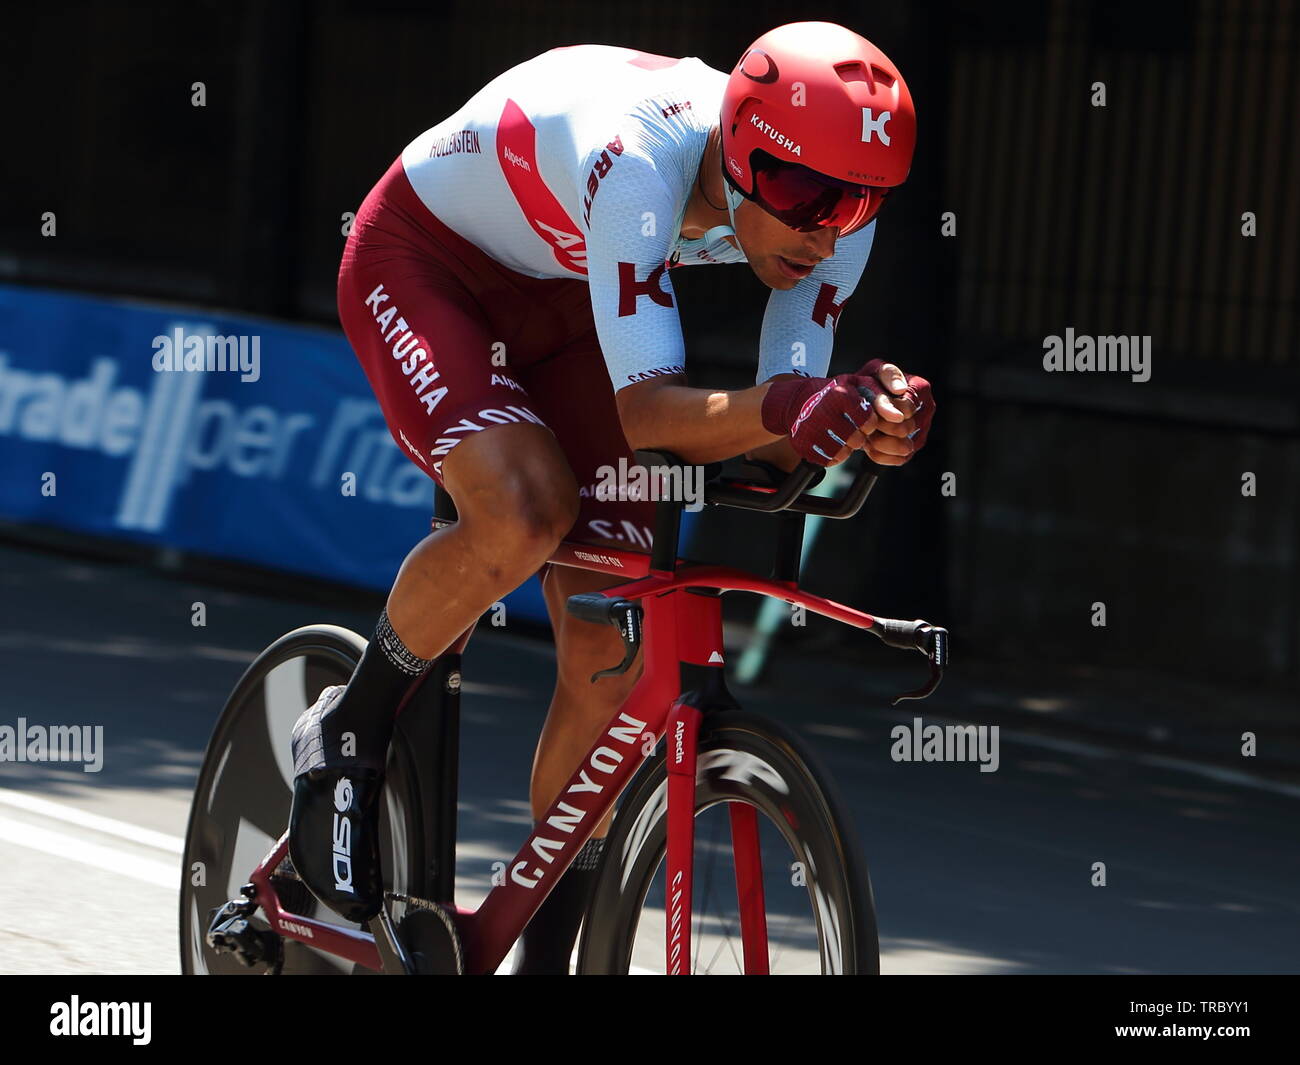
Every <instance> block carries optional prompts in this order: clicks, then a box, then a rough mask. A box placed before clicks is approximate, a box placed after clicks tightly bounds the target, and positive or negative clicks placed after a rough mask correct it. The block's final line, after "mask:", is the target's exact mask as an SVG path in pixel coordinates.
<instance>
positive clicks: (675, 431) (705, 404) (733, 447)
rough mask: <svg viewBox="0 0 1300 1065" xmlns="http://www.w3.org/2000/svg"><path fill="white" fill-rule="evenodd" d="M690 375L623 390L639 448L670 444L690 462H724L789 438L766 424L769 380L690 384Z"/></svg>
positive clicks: (623, 407)
mask: <svg viewBox="0 0 1300 1065" xmlns="http://www.w3.org/2000/svg"><path fill="white" fill-rule="evenodd" d="M684 381H685V377H684V376H683V377H677V378H660V379H658V380H654V381H642V382H640V383H639V384H635V385H630V386H629V387H627V388H624V389H622V390H621V391H620V392H619V393H618V396H617V399H618V413H619V418H620V419H621V420H622V422H623V434H624V435H625V436H626V437H627V441H628V443H629V444H630V445H631V446H632V448H633V449H636V448H665V449H667V450H668V451H672V452H674V453H675V454H677V455H680V456H681V457H682V458H684V459H686V460H687V461H688V462H700V463H703V462H718V461H721V460H722V459H727V458H730V457H731V456H732V455H739V454H742V453H743V452H746V451H751V450H753V449H755V448H758V447H761V446H763V445H764V444H771V443H774V442H776V441H779V440H782V439H784V438H782V437H778V436H773V435H772V434H771V433H769V432H768V431H767V430H766V429H764V428H763V419H762V408H763V396H764V395H766V394H767V388H768V386H767V384H766V383H764V384H762V385H759V386H757V387H756V388H746V389H741V390H738V391H731V392H728V391H725V390H723V389H708V388H690V387H688V386H687V385H685V384H683V383H681V382H684Z"/></svg>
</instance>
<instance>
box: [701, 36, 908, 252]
mask: <svg viewBox="0 0 1300 1065" xmlns="http://www.w3.org/2000/svg"><path fill="white" fill-rule="evenodd" d="M720 127H721V133H722V158H723V167H722V172H723V173H724V174H725V175H726V178H727V181H728V182H729V183H730V185H731V186H732V187H733V188H734V189H735V190H736V192H738V193H739V194H740V195H742V196H744V197H746V198H748V199H751V200H754V201H755V202H756V203H757V204H758V205H759V206H760V207H762V208H763V209H764V210H765V211H767V212H768V213H769V214H771V215H773V216H775V217H776V218H778V219H779V220H780V221H782V222H784V223H785V224H786V225H788V226H790V227H791V228H793V229H798V230H801V231H803V232H812V231H813V230H816V229H818V228H820V227H822V226H839V227H840V236H846V235H847V234H849V233H852V232H853V231H854V230H857V229H861V228H862V227H863V226H864V225H866V224H867V223H868V222H870V221H871V219H872V218H874V217H875V215H876V212H877V211H879V210H880V207H881V205H882V203H883V201H884V197H885V196H886V195H888V193H889V190H890V189H892V188H894V187H895V186H897V185H901V184H902V183H903V182H904V181H905V180H906V178H907V174H908V171H909V170H910V169H911V167H912V152H913V150H914V149H915V147H916V112H915V111H914V110H913V108H912V96H911V93H909V92H908V91H907V85H906V83H905V82H904V81H903V76H902V75H901V74H900V73H899V72H898V68H897V67H895V66H894V64H893V63H892V62H891V61H890V60H889V57H888V56H886V55H885V53H884V52H882V51H881V50H880V49H879V48H877V47H876V46H875V45H873V44H872V43H871V42H870V41H868V40H867V39H866V38H864V37H860V36H858V34H856V33H854V32H853V31H852V30H848V29H845V28H844V27H843V26H837V25H836V24H835V23H833V22H792V23H790V24H789V25H787V26H778V27H777V28H776V29H774V30H771V31H770V32H768V33H765V34H763V36H762V37H760V38H759V39H758V40H756V41H755V42H754V43H753V44H752V45H750V46H749V48H748V49H746V51H745V54H744V55H743V56H741V57H740V62H739V63H737V64H736V68H735V69H734V70H733V71H732V72H731V77H730V79H729V80H728V82H727V88H726V91H725V92H724V93H723V97H722V114H721V120H720Z"/></svg>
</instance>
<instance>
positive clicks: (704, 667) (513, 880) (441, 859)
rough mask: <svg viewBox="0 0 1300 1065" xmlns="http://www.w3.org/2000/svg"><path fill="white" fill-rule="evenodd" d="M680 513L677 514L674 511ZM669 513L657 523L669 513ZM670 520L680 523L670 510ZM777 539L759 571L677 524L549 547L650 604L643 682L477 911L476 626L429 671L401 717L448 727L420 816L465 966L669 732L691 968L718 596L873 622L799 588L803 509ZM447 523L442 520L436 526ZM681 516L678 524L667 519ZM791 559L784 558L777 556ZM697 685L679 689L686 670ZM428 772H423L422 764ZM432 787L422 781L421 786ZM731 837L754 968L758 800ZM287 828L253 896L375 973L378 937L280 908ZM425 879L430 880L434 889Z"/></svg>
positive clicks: (514, 934)
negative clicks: (464, 820)
mask: <svg viewBox="0 0 1300 1065" xmlns="http://www.w3.org/2000/svg"><path fill="white" fill-rule="evenodd" d="M677 514H678V515H679V514H680V511H678V512H677ZM662 520H663V519H662V518H661V522H662ZM670 520H672V518H671V516H670ZM780 520H781V521H782V522H783V523H784V525H783V527H782V530H781V533H782V539H781V545H782V547H783V548H784V550H781V551H780V553H779V555H778V567H777V576H775V577H773V578H772V579H764V578H760V577H757V576H755V575H754V574H752V573H747V572H745V571H743V570H738V569H734V568H731V567H727V566H717V565H705V564H699V563H693V562H682V561H680V560H677V559H675V557H674V555H675V546H676V543H677V536H676V528H675V527H671V528H669V529H666V530H665V531H666V532H669V533H671V535H670V537H668V538H665V539H663V540H661V537H660V535H659V534H658V533H656V537H655V542H656V544H658V543H660V542H667V543H670V544H672V545H673V554H669V555H668V556H667V557H666V558H665V557H663V555H664V553H663V552H661V551H658V550H656V552H655V554H654V555H653V556H651V555H645V554H640V553H636V552H632V551H624V550H618V549H613V548H594V547H588V546H585V545H581V544H574V543H567V542H566V543H563V544H561V545H560V546H559V547H558V548H557V549H556V551H555V552H554V554H553V555H552V556H551V559H550V563H551V564H552V565H559V566H570V567H575V568H578V569H586V570H592V571H596V572H602V573H608V574H610V575H611V576H615V577H624V578H626V580H624V581H623V582H622V583H619V584H616V585H614V586H613V587H610V588H607V589H605V590H603V591H602V592H601V593H600V594H601V595H603V596H605V597H607V598H610V599H615V598H622V599H626V600H630V601H633V602H636V603H639V604H640V606H641V607H642V609H643V610H644V621H643V625H642V632H643V634H644V640H643V642H642V644H641V653H642V655H643V656H644V658H643V661H644V668H643V672H642V675H641V678H640V680H639V681H638V682H637V684H636V686H635V687H634V688H633V689H632V691H631V693H630V694H629V695H628V698H627V699H626V701H625V702H624V703H623V705H622V706H620V707H619V709H618V711H617V712H616V713H615V714H614V715H613V716H612V717H611V718H610V719H609V722H608V723H607V724H606V726H605V729H604V730H603V732H602V733H601V735H600V737H599V738H598V739H597V740H596V741H595V742H594V743H593V744H592V746H591V748H590V750H588V752H587V755H586V757H585V758H584V759H583V760H582V762H581V764H580V767H579V768H578V770H577V771H576V772H575V773H574V774H573V775H572V776H571V777H570V778H569V781H568V783H567V784H566V785H565V787H564V788H563V789H562V790H561V792H560V794H559V796H558V797H557V798H556V799H555V801H554V802H553V803H552V804H551V806H550V808H549V809H548V810H547V811H546V813H545V814H544V815H543V816H542V818H541V819H540V821H539V822H538V827H536V828H535V830H534V831H533V832H532V833H531V834H530V835H529V836H528V838H527V839H526V840H525V841H524V843H523V846H521V847H520V848H519V850H518V852H517V853H516V854H515V856H514V857H513V858H512V859H511V861H510V863H509V865H508V867H507V871H506V878H505V881H504V882H503V883H501V884H498V885H496V886H494V887H493V888H492V889H491V890H490V891H489V892H488V895H487V897H486V898H485V899H484V900H483V902H482V904H481V905H480V906H479V907H478V909H477V910H466V909H462V908H460V907H456V906H455V905H454V901H453V897H454V881H455V877H454V870H455V856H454V848H455V809H456V784H455V781H456V772H455V770H456V755H457V745H456V742H455V739H456V734H457V732H458V719H459V715H458V709H459V688H460V681H459V663H460V656H461V653H462V652H463V651H464V648H465V646H466V644H467V643H468V642H469V637H470V635H471V634H472V632H473V627H472V626H471V628H470V629H469V630H467V631H466V632H465V633H463V634H462V635H461V637H460V638H459V639H458V640H457V641H456V643H455V644H454V645H453V646H452V647H451V648H449V649H448V651H447V652H446V653H445V654H444V655H443V656H442V658H441V659H439V661H438V662H437V663H435V665H434V666H433V667H431V668H430V669H429V671H428V672H427V673H426V674H425V676H424V678H423V679H422V681H421V683H420V685H419V686H418V688H417V689H416V690H415V691H413V692H412V693H411V694H410V695H409V696H408V698H407V700H406V702H405V703H404V705H403V707H402V709H401V711H400V716H399V718H398V720H399V723H405V722H404V719H408V718H410V717H411V716H412V715H414V714H424V713H426V712H427V711H428V710H429V709H436V714H435V715H431V720H432V719H434V718H436V720H437V721H438V722H439V723H440V724H441V728H440V729H439V728H436V727H435V729H434V732H433V733H432V734H431V738H432V740H433V741H434V742H436V743H438V744H439V745H440V746H441V748H442V749H441V752H440V755H441V756H440V757H438V758H434V759H431V760H430V761H431V762H432V764H433V766H441V771H440V772H438V773H436V774H432V775H433V776H435V777H436V778H437V779H436V785H437V786H436V787H435V790H434V796H433V800H432V802H430V803H428V804H427V805H426V813H432V815H433V832H432V836H433V840H432V842H433V845H434V858H433V861H432V863H431V866H430V870H431V874H430V884H431V886H432V888H433V890H432V891H430V895H431V896H432V897H433V898H434V899H435V900H436V901H438V902H440V903H444V904H446V905H447V907H448V909H449V910H450V911H451V912H452V913H453V914H454V920H455V923H456V927H457V930H458V932H459V934H460V937H461V941H462V946H463V951H464V969H465V972H467V973H483V974H487V973H493V972H495V971H496V969H497V968H498V966H500V964H501V962H502V961H503V960H504V959H505V957H506V955H507V954H508V953H509V950H510V947H511V945H512V944H513V943H514V942H515V940H517V939H518V938H519V936H520V935H521V934H522V932H523V930H524V928H525V927H526V926H527V924H528V922H529V921H530V920H531V919H532V916H533V914H534V913H536V912H537V910H538V908H539V907H540V906H541V904H542V902H543V901H544V900H545V899H546V896H547V895H548V894H549V893H550V891H551V889H552V888H553V887H554V886H555V884H556V883H557V882H558V881H559V879H560V877H561V876H562V875H563V874H564V872H565V870H566V869H568V867H569V865H570V864H571V863H572V861H573V858H574V856H575V855H576V854H577V853H578V851H579V850H580V849H581V848H582V846H583V844H585V843H586V841H587V840H588V838H590V836H591V833H592V831H593V830H594V829H595V827H596V826H597V825H598V824H599V823H600V822H601V820H602V818H603V817H604V816H605V814H606V813H607V812H608V811H609V810H610V809H611V807H613V805H614V803H615V802H616V801H617V799H618V797H619V795H620V794H622V792H623V789H624V788H625V787H626V786H627V784H628V782H629V781H630V780H631V779H632V776H633V774H634V773H635V772H636V770H637V769H638V768H639V767H640V766H641V764H642V763H643V762H644V761H645V760H646V759H647V758H649V757H650V756H651V755H652V754H653V752H654V749H655V745H656V744H657V743H658V741H659V739H660V738H661V737H662V736H663V735H664V734H665V733H668V734H669V735H670V736H671V737H672V739H671V743H670V746H669V753H668V832H667V853H666V856H665V862H666V875H667V885H668V890H667V902H668V907H669V913H668V921H667V941H666V943H665V958H666V964H665V969H666V971H667V972H668V973H670V974H681V973H684V972H686V971H687V968H688V967H687V966H686V960H687V959H688V958H689V957H690V951H691V928H690V913H691V886H692V863H693V855H694V844H695V818H694V813H695V757H696V745H697V739H698V735H699V727H700V722H701V720H702V718H703V714H704V712H706V711H707V710H708V709H710V707H712V706H716V705H728V706H729V705H734V703H733V702H732V700H731V699H730V696H729V695H728V694H727V693H726V687H725V684H724V683H723V677H722V670H723V665H724V655H723V644H722V601H721V594H722V593H723V592H728V591H743V592H754V593H757V594H759V595H768V596H774V597H776V598H778V599H783V600H785V601H786V602H789V603H792V604H797V605H799V606H802V607H804V608H805V609H807V610H811V611H813V612H814V613H817V614H822V615H824V616H826V617H829V618H833V619H834V620H836V621H841V622H843V623H845V624H847V625H852V626H854V627H855V628H862V629H868V628H871V627H872V626H873V624H875V619H874V618H873V617H872V616H871V615H869V614H865V613H863V612H862V611H859V610H854V609H853V608H851V607H846V606H842V605H841V604H839V603H835V602H832V601H831V600H829V599H825V598H823V597H821V596H817V595H810V594H809V593H808V592H805V591H803V590H801V589H800V588H799V587H798V586H797V582H796V580H795V579H794V576H793V575H794V574H797V573H798V554H799V551H798V547H799V542H800V540H801V537H802V523H803V516H802V515H793V514H792V515H782V516H781V519H780ZM448 524H451V522H449V521H446V520H443V519H435V520H434V526H435V527H441V526H445V525H448ZM672 524H673V526H675V521H672ZM782 560H783V561H782ZM684 680H685V681H688V682H691V683H693V685H694V686H693V687H692V688H691V690H689V691H684V690H683V687H684V685H683V681H684ZM421 772H422V775H423V777H424V781H425V783H426V784H427V783H429V776H430V774H431V772H432V767H429V772H426V771H425V769H424V768H423V767H422V769H421ZM423 790H424V789H423V788H422V791H423ZM728 805H729V807H730V825H731V838H732V846H733V848H734V853H735V858H736V870H735V871H736V886H737V894H738V903H739V912H740V925H741V940H742V945H743V954H744V966H745V972H746V973H747V974H761V973H766V972H767V960H768V951H767V916H766V910H765V907H764V900H763V870H762V860H761V856H760V849H759V839H758V819H757V815H756V813H755V811H754V810H753V809H751V808H749V807H747V806H744V805H743V804H741V803H729V804H728ZM288 845H289V841H288V833H287V832H286V833H285V835H284V836H283V837H281V839H280V840H279V842H278V843H277V844H276V846H275V848H274V849H273V850H272V851H271V853H270V854H268V855H267V856H266V858H265V859H263V861H262V862H261V864H260V865H258V867H257V869H256V871H255V872H254V873H253V875H252V877H251V878H250V879H251V882H252V884H253V885H254V887H255V888H256V896H255V898H256V901H257V903H258V904H259V905H260V906H261V908H262V910H263V912H264V913H265V914H266V915H267V918H268V920H269V921H270V923H271V926H272V928H273V929H275V931H276V932H277V933H278V934H280V935H282V936H286V937H289V938H291V939H296V940H299V941H300V942H302V943H305V944H307V945H309V946H312V947H315V948H316V949H318V950H324V951H328V952H330V953H332V954H337V955H339V956H341V957H343V958H347V959H349V960H350V961H353V962H356V963H359V964H361V965H364V966H366V967H367V968H372V969H375V970H382V969H383V963H382V960H381V954H380V951H379V948H378V946H377V944H376V939H375V937H374V936H372V935H370V934H368V933H365V932H361V931H353V930H350V929H344V928H339V927H337V926H335V925H330V924H326V923H324V922H323V921H318V920H315V919H313V918H310V917H304V916H300V915H298V914H293V913H290V912H288V911H286V910H284V909H283V907H282V906H281V905H280V901H279V898H278V896H277V894H276V891H275V888H274V886H273V885H272V884H271V875H272V874H273V873H274V871H275V869H276V868H277V866H279V864H280V862H281V861H282V860H283V858H284V857H285V855H286V853H287V852H288ZM426 890H427V889H426Z"/></svg>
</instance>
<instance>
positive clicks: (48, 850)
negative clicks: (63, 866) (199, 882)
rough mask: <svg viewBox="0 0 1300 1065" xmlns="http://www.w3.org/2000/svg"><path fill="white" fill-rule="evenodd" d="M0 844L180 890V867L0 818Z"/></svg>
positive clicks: (21, 822) (172, 863)
mask: <svg viewBox="0 0 1300 1065" xmlns="http://www.w3.org/2000/svg"><path fill="white" fill-rule="evenodd" d="M0 840H4V841H5V842H7V843H15V844H17V845H18V846H20V847H27V848H29V849H30V850H34V851H41V852H42V853H44V854H52V855H54V857H56V858H64V859H66V860H67V861H70V862H80V863H81V864H82V865H90V866H94V867H95V868H96V869H107V870H108V871H109V872H112V873H120V874H121V875H122V876H129V877H131V878H132V879H133V880H141V881H143V882H144V883H146V884H153V885H155V886H157V887H165V888H172V889H173V890H175V889H177V888H179V886H180V880H181V877H180V874H181V869H180V866H179V865H178V864H177V863H175V862H159V861H154V860H153V859H152V858H140V857H137V856H135V855H132V854H127V853H126V852H124V851H121V850H117V849H115V848H113V847H104V846H101V845H100V844H98V843H90V842H88V841H87V840H85V839H81V838H79V837H77V836H68V835H64V834H63V833H62V832H52V831H50V830H49V829H47V828H41V827H39V826H37V825H32V824H28V823H26V822H24V821H11V820H9V819H8V818H5V817H0Z"/></svg>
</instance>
